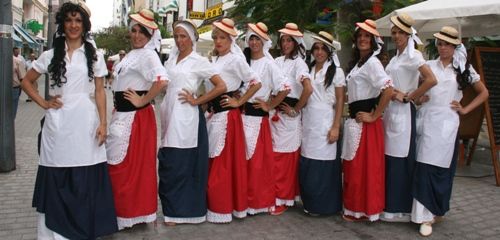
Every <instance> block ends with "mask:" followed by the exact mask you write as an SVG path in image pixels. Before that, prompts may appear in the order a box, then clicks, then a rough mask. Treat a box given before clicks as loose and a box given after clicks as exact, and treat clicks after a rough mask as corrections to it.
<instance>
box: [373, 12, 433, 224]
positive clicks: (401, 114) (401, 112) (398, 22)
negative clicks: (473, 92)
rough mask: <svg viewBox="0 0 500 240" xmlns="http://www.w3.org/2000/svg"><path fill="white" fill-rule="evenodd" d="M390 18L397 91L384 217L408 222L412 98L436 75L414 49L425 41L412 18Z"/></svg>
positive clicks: (388, 134) (390, 121)
mask: <svg viewBox="0 0 500 240" xmlns="http://www.w3.org/2000/svg"><path fill="white" fill-rule="evenodd" d="M391 22H392V24H393V27H392V28H391V36H392V41H393V42H394V44H395V45H396V50H397V51H396V55H395V56H394V57H393V58H392V59H391V61H390V62H389V64H388V65H387V67H386V69H385V71H386V72H387V74H388V75H389V77H390V78H391V79H392V83H393V84H394V94H393V96H392V100H391V101H390V102H389V105H387V108H386V109H385V112H384V130H385V131H384V133H385V137H384V141H385V209H384V214H383V215H382V216H381V219H382V220H384V221H393V222H394V221H397V222H409V221H410V213H411V205H412V200H413V197H412V195H411V187H412V179H413V170H414V168H415V163H416V161H415V159H416V156H415V149H416V141H415V139H416V133H415V127H416V126H415V116H416V115H415V114H416V112H415V111H416V109H415V104H414V102H413V100H414V99H418V98H419V97H420V96H422V95H423V94H424V93H425V92H426V91H427V90H428V89H429V88H431V87H432V86H434V85H435V84H436V78H435V77H434V74H433V73H432V71H431V70H430V68H429V66H428V65H427V64H426V63H425V60H424V57H423V56H422V53H420V51H418V50H417V49H415V44H422V42H421V41H420V39H419V38H418V36H417V35H416V34H417V32H416V31H415V29H414V28H413V27H412V25H413V24H414V23H415V21H414V20H413V18H411V17H410V16H409V15H408V14H405V13H400V14H398V15H397V16H393V17H391ZM419 79H421V83H420V84H419Z"/></svg>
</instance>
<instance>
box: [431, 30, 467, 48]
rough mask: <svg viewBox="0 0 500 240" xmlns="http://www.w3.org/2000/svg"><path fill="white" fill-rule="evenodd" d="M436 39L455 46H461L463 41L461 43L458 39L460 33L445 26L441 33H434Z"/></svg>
mask: <svg viewBox="0 0 500 240" xmlns="http://www.w3.org/2000/svg"><path fill="white" fill-rule="evenodd" d="M434 37H435V38H437V39H441V40H443V41H445V42H448V43H451V44H453V45H459V44H460V43H462V41H460V38H458V31H457V30H456V29H455V28H452V27H450V26H444V27H443V28H441V31H439V32H438V33H434Z"/></svg>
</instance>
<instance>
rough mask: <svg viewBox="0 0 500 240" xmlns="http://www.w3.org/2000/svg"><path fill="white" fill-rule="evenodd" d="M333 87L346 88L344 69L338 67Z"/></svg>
mask: <svg viewBox="0 0 500 240" xmlns="http://www.w3.org/2000/svg"><path fill="white" fill-rule="evenodd" d="M333 85H334V86H335V87H344V86H345V85H346V83H345V75H344V71H343V70H342V68H339V67H337V70H335V76H333Z"/></svg>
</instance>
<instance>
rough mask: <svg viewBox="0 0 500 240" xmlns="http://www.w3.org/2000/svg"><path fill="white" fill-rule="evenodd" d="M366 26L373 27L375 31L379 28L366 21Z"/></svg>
mask: <svg viewBox="0 0 500 240" xmlns="http://www.w3.org/2000/svg"><path fill="white" fill-rule="evenodd" d="M365 24H366V25H368V27H371V28H373V29H375V30H376V29H377V27H375V26H373V25H372V24H370V23H369V22H367V21H365Z"/></svg>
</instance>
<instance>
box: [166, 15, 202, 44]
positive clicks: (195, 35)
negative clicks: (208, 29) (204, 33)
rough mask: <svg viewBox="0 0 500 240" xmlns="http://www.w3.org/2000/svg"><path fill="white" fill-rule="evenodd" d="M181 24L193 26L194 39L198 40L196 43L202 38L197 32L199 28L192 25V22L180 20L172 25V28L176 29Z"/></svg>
mask: <svg viewBox="0 0 500 240" xmlns="http://www.w3.org/2000/svg"><path fill="white" fill-rule="evenodd" d="M179 23H187V24H189V26H191V27H192V28H193V30H194V37H195V38H196V41H198V39H199V38H200V35H199V34H198V31H197V30H196V29H197V27H196V25H194V23H192V22H190V21H186V20H179V21H176V22H174V24H172V28H173V29H175V27H176V26H177V24H179Z"/></svg>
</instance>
